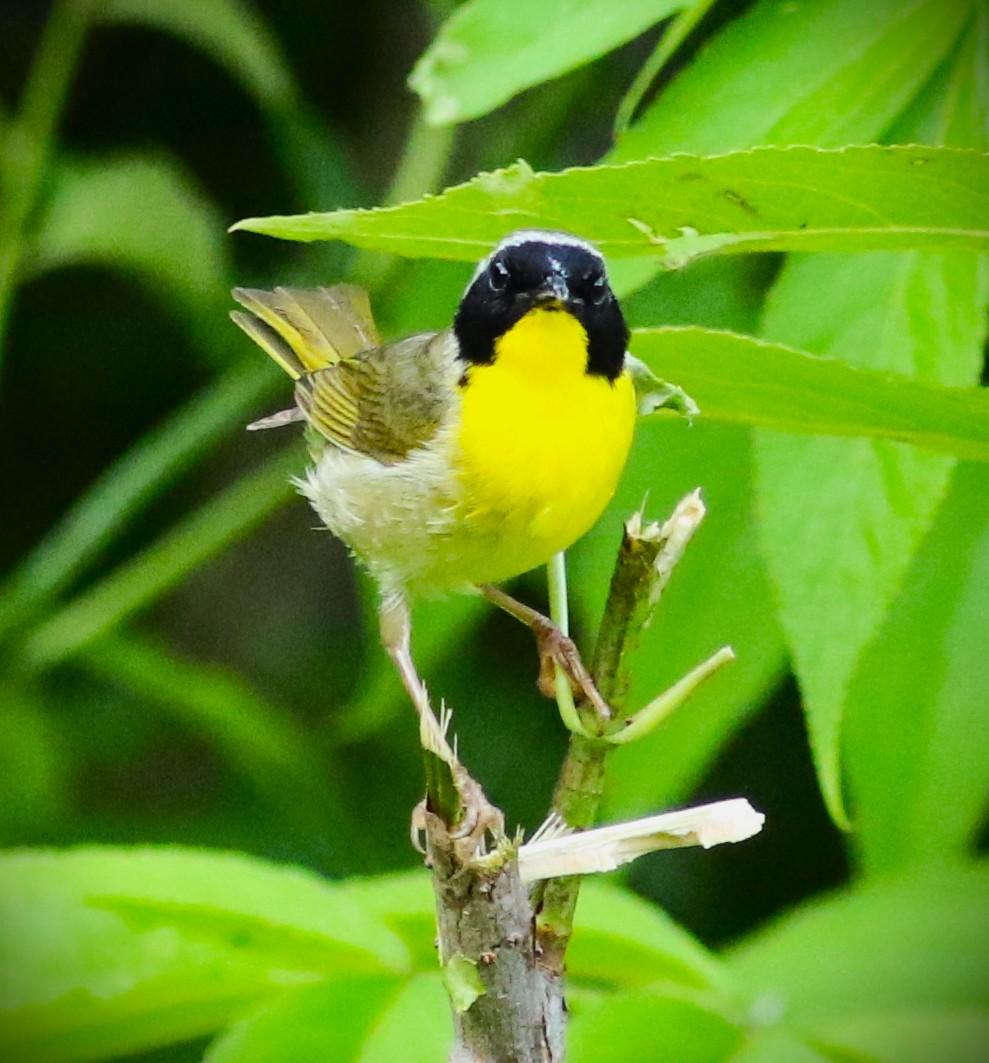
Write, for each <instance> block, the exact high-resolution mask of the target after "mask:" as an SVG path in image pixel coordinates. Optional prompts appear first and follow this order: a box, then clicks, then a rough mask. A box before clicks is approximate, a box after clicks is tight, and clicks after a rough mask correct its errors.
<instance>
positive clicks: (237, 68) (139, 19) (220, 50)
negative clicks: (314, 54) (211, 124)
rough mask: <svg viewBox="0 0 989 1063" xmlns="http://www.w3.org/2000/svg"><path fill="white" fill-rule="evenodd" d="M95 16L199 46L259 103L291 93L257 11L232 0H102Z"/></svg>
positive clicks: (286, 98) (284, 101)
mask: <svg viewBox="0 0 989 1063" xmlns="http://www.w3.org/2000/svg"><path fill="white" fill-rule="evenodd" d="M96 17H97V18H99V19H101V20H102V21H104V22H108V23H137V24H139V25H145V26H150V27H152V28H153V29H157V30H163V31H164V32H166V33H171V34H174V35H175V36H176V37H179V38H181V39H182V40H185V41H188V43H189V44H192V45H193V46H195V47H197V48H201V49H202V50H203V51H204V52H205V53H206V54H207V55H208V56H210V58H212V59H213V60H215V61H216V62H217V63H219V64H220V65H221V66H223V67H225V68H226V69H227V71H228V72H229V73H230V75H231V76H232V77H233V78H235V79H236V80H237V81H239V82H240V83H241V84H242V85H243V86H244V88H245V89H246V90H247V91H248V92H249V93H250V94H251V95H252V96H254V97H255V98H256V99H257V101H258V102H259V103H260V104H262V106H265V107H285V106H288V105H289V104H291V103H292V102H293V100H294V97H295V87H294V84H293V80H292V73H291V70H290V68H289V67H288V65H287V64H286V63H285V60H284V59H283V58H282V55H281V52H280V50H279V48H278V44H277V41H276V40H275V38H274V36H273V34H272V33H271V31H270V30H269V29H268V27H267V26H266V25H265V23H264V21H263V20H262V19H261V17H260V16H259V14H258V12H257V10H256V9H255V8H254V7H253V6H251V5H248V4H242V3H238V2H237V0H103V2H102V3H100V4H98V5H96Z"/></svg>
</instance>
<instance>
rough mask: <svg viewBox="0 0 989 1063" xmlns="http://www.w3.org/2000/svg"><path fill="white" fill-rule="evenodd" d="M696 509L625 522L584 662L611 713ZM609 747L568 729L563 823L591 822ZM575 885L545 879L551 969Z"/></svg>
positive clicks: (617, 711)
mask: <svg viewBox="0 0 989 1063" xmlns="http://www.w3.org/2000/svg"><path fill="white" fill-rule="evenodd" d="M691 502H692V503H693V506H694V508H691ZM685 507H686V511H687V512H689V513H690V517H689V518H688V523H690V524H691V527H690V529H689V530H687V529H686V528H685V527H684V523H683V521H682V520H681V519H678V518H680V516H681V515H682V514H683V513H684V512H685ZM698 510H699V515H698ZM702 516H703V508H702V507H699V506H698V504H697V500H696V498H695V497H694V496H688V499H685V500H684V501H683V502H681V503H680V505H679V506H678V507H677V510H676V512H675V514H674V516H673V518H671V519H670V520H669V521H668V522H667V523H666V524H665V525H664V526H663V527H662V528H660V527H659V526H658V525H655V524H650V525H647V526H646V527H643V526H642V519H641V514H638V513H636V514H635V515H634V516H633V517H632V518H631V519H630V520H629V521H627V522H626V524H625V529H624V534H623V536H622V543H621V547H620V549H619V551H618V558H617V560H616V562H615V570H614V573H613V575H612V578H611V586H610V588H609V590H608V600H607V602H606V604H605V609H604V616H603V618H602V620H601V628H600V631H599V633H598V639H597V644H596V646H595V652H594V658H593V660H594V664H593V667H592V669H591V674H592V676H593V678H594V682H595V684H596V685H597V688H598V690H599V691H600V693H601V696H602V697H603V698H604V699H605V701H607V702H608V704H609V705H610V706H611V708H612V712H613V713H614V718H615V719H616V720H622V719H623V718H624V715H625V700H626V697H627V691H628V684H627V682H626V680H625V664H624V660H625V656H626V654H627V653H628V652H629V650H630V649H631V648H632V647H633V646H634V644H635V642H636V641H637V639H638V637H639V633H640V631H641V630H642V628H643V626H644V625H645V624H647V623H648V622H649V620H650V619H651V617H652V614H653V611H654V610H655V607H656V604H657V602H658V600H659V596H660V593H661V592H662V589H663V588H664V587H665V585H666V582H667V580H668V579H669V574H670V571H671V569H672V566H673V565H674V564H675V563H676V560H678V559H679V557H680V556H681V555H682V553H683V549H684V547H685V546H686V542H687V541H689V538H690V534H691V533H692V528H693V527H696V524H697V522H699V520H700V519H701V517H702ZM613 748H614V746H613V745H612V744H611V742H610V741H609V740H608V739H607V738H598V739H595V738H588V737H587V736H586V734H574V735H571V738H570V746H569V749H568V750H567V755H566V758H565V759H564V762H563V766H562V768H561V771H560V778H559V780H558V781H557V784H556V790H555V791H554V794H553V805H552V810H553V812H555V813H557V814H558V815H559V816H562V818H563V819H564V821H565V822H566V823H567V824H568V825H569V826H571V827H574V828H576V829H578V830H585V829H587V828H588V827H591V826H593V825H594V822H595V820H596V818H597V814H598V809H599V807H600V804H601V798H602V795H603V793H604V783H605V775H606V770H607V761H608V754H609V753H610V752H611V750H612V749H613ZM579 890H580V879H579V877H577V876H572V877H568V878H557V879H552V880H551V881H549V882H547V883H546V885H545V889H544V891H543V895H542V904H541V910H540V914H539V921H538V927H537V932H538V939H539V943H540V947H541V948H542V950H543V955H544V962H545V963H546V964H547V965H548V966H549V969H550V970H555V971H560V972H562V970H563V960H564V956H565V954H566V950H567V945H568V944H569V942H570V935H571V933H572V931H573V918H574V913H575V911H576V908H577V896H578V893H579Z"/></svg>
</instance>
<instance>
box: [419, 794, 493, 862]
mask: <svg viewBox="0 0 989 1063" xmlns="http://www.w3.org/2000/svg"><path fill="white" fill-rule="evenodd" d="M470 783H473V785H472V786H470V787H469V792H468V793H467V794H466V795H464V794H462V795H461V796H462V799H463V806H462V807H463V816H462V817H461V819H460V822H459V823H458V824H457V825H456V826H455V827H453V828H450V827H445V826H444V827H440V828H439V829H441V830H444V831H445V833H446V835H447V837H448V838H449V839H450V841H451V842H452V843H453V845H454V848H455V849H456V851H457V853H458V855H459V857H460V861H461V863H466V862H467V861H468V860H470V859H472V858H473V857H475V856H477V855H482V856H483V855H484V853H486V852H487V849H488V847H487V840H488V839H489V838H490V840H491V842H492V843H493V847H495V848H496V847H497V846H498V845H499V844H500V843H501V842H502V841H504V839H505V816H504V813H503V812H502V811H501V809H500V808H497V807H496V806H495V805H493V804H491V802H490V801H489V800H488V799H487V797H485V796H484V791H483V790H481V788H480V786H478V785H477V783H475V782H474V780H473V779H471V780H470ZM436 823H438V817H436V816H434V815H433V814H432V813H431V812H430V811H429V807H428V805H427V803H426V800H425V798H424V799H423V800H422V801H420V802H419V804H417V805H416V807H415V808H414V809H413V810H412V824H411V828H412V829H411V837H412V845H413V847H414V848H415V849H417V850H418V851H419V852H420V853H425V852H426V851H427V845H426V842H425V839H426V838H427V837H428V836H429V831H430V829H431V826H432V825H433V824H436ZM433 829H435V827H434V828H433Z"/></svg>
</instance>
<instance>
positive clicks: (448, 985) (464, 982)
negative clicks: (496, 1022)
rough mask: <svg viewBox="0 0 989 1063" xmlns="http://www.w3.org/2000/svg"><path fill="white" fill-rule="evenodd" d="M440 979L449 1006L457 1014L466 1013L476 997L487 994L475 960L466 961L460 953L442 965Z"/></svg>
mask: <svg viewBox="0 0 989 1063" xmlns="http://www.w3.org/2000/svg"><path fill="white" fill-rule="evenodd" d="M441 977H442V979H443V988H444V989H446V992H447V995H448V996H449V998H450V1004H451V1005H452V1007H453V1010H454V1011H456V1012H457V1013H458V1014H459V1013H461V1012H465V1011H467V1009H468V1008H469V1007H470V1006H471V1005H472V1004H473V1003H474V1001H475V1000H477V998H478V997H481V996H483V995H484V994H485V993H486V992H487V990H486V989H485V988H484V982H482V981H481V976H480V975H479V974H478V972H477V960H471V959H468V958H467V957H466V956H463V955H461V954H460V953H458V954H457V955H456V956H452V957H451V958H450V960H449V961H448V962H447V963H445V964H444V965H443V972H442V976H441Z"/></svg>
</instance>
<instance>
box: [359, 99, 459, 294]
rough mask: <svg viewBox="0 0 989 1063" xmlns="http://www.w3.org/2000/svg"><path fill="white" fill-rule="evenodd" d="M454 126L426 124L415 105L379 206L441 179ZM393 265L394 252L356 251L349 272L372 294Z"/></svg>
mask: <svg viewBox="0 0 989 1063" xmlns="http://www.w3.org/2000/svg"><path fill="white" fill-rule="evenodd" d="M456 130H457V127H456V126H434V125H429V124H428V123H427V122H426V120H425V117H424V116H423V109H422V107H418V108H417V110H416V113H415V117H414V118H413V119H412V123H411V125H410V126H409V132H408V136H407V137H406V141H405V153H404V154H403V155H402V159H401V161H400V162H399V164H398V169H397V170H396V171H395V176H394V177H393V178H392V183H391V186H390V187H389V189H388V192H387V193H386V194H385V197H384V199H383V200H382V203H381V205H382V206H394V205H396V204H398V203H407V202H408V201H409V200H413V199H418V198H419V197H420V196H423V195H425V194H426V193H427V192H433V191H435V190H436V187H437V186H438V185H439V183H440V182H441V181H442V179H443V174H444V173H445V172H446V168H447V164H448V163H449V159H450V147H451V145H452V144H453V138H454V136H455V135H456ZM396 265H397V259H396V257H395V255H388V254H385V253H384V252H382V251H358V253H357V254H356V255H355V256H354V261H353V268H352V270H351V273H352V275H353V277H354V280H355V281H356V282H357V283H358V284H361V285H363V286H364V287H365V288H367V289H368V291H370V292H371V293H372V294H373V293H374V292H377V291H380V290H381V288H382V287H383V286H384V284H385V282H386V281H387V280H388V278H389V277H390V276H391V274H392V272H393V270H394V269H395V267H396Z"/></svg>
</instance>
